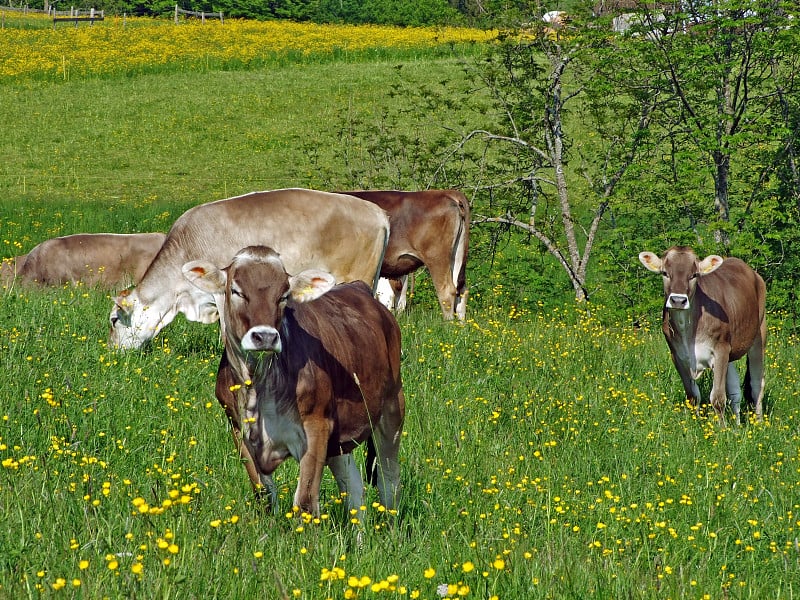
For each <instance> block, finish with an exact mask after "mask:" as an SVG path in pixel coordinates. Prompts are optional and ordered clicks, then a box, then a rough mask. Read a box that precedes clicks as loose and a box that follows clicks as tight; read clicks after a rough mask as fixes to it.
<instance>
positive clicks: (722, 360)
mask: <svg viewBox="0 0 800 600" xmlns="http://www.w3.org/2000/svg"><path fill="white" fill-rule="evenodd" d="M716 358H717V362H716V364H715V365H714V384H713V386H712V387H711V406H713V407H714V410H715V411H716V413H717V418H718V419H719V424H720V426H722V427H725V404H726V403H727V400H728V398H727V396H726V393H725V392H726V390H727V379H728V376H729V373H730V371H729V370H728V365H729V363H728V351H727V350H723V351H721V352H717V356H716ZM731 366H733V365H731ZM737 378H738V375H737Z"/></svg>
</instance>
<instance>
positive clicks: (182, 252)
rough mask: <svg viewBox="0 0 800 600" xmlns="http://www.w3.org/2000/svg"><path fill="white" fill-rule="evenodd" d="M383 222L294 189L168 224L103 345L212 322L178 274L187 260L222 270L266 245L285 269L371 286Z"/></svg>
mask: <svg viewBox="0 0 800 600" xmlns="http://www.w3.org/2000/svg"><path fill="white" fill-rule="evenodd" d="M388 238H389V220H388V218H387V216H386V213H384V211H382V210H381V209H380V208H379V207H377V206H375V204H373V203H370V202H366V201H364V200H361V199H359V198H354V197H353V196H345V195H343V194H332V193H329V192H318V191H315V190H306V189H300V188H291V189H283V190H271V191H266V192H253V193H251V194H244V195H243V196H236V197H234V198H226V199H224V200H217V201H215V202H208V203H206V204H200V205H198V206H195V207H193V208H190V209H189V210H187V211H186V212H185V213H183V214H182V215H181V216H180V217H179V218H178V219H177V220H176V221H175V223H173V225H172V227H171V228H170V230H169V233H168V234H167V239H166V240H165V241H164V245H163V246H162V247H161V250H160V251H159V253H158V254H157V255H156V257H155V258H154V259H153V262H152V263H151V264H150V267H149V268H148V269H147V272H146V273H145V275H144V277H142V279H141V280H140V281H139V282H138V284H137V286H136V287H135V288H134V289H132V290H126V291H125V292H123V293H122V294H120V295H119V296H118V297H117V298H116V299H115V306H114V308H113V309H112V310H111V314H110V316H109V320H110V322H111V330H110V332H109V346H110V347H113V348H117V349H131V348H140V347H141V346H142V345H144V344H145V343H146V342H147V341H149V340H151V339H152V338H154V337H155V336H156V335H158V332H159V331H161V330H162V329H163V328H164V327H166V326H167V325H168V324H169V323H170V322H171V321H172V320H173V319H174V318H175V316H176V315H177V314H178V313H183V315H184V316H185V317H186V318H187V319H188V320H190V321H198V322H200V323H214V322H216V320H217V318H218V314H217V307H216V306H215V304H214V298H213V297H212V296H211V295H210V294H207V293H204V292H202V291H201V290H199V289H198V288H196V287H195V286H193V285H192V284H190V283H189V282H188V281H186V279H184V277H183V275H182V274H181V267H182V266H183V264H184V263H186V262H188V261H190V260H197V259H200V258H205V259H207V260H210V261H212V262H214V263H215V264H217V265H218V266H220V267H222V266H224V265H227V264H228V263H229V262H230V261H231V259H232V258H233V256H234V255H235V254H236V253H237V252H238V251H239V250H241V249H242V248H244V247H246V246H251V245H258V244H269V245H270V246H271V247H272V248H275V249H276V250H277V251H278V252H280V253H281V257H282V258H283V261H284V263H285V264H286V267H287V269H289V271H291V272H292V273H299V272H300V271H302V270H304V269H309V268H324V269H326V270H328V271H329V272H331V273H333V274H334V276H335V277H336V281H337V282H343V281H356V280H361V281H364V282H365V283H367V284H368V285H370V286H373V287H374V286H375V284H376V282H377V279H378V271H379V270H380V264H381V257H382V256H383V253H384V249H385V248H386V242H387V240H388Z"/></svg>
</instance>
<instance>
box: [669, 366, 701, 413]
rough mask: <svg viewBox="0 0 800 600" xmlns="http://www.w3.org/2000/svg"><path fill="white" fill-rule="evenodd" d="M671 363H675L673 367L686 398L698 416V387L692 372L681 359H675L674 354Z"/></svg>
mask: <svg viewBox="0 0 800 600" xmlns="http://www.w3.org/2000/svg"><path fill="white" fill-rule="evenodd" d="M672 364H674V365H675V369H676V370H677V371H678V375H680V377H681V383H682V384H683V391H684V392H685V393H686V399H687V400H688V401H689V404H691V405H692V407H693V408H694V412H695V414H696V415H697V416H700V388H699V387H698V386H697V381H695V378H694V374H693V373H692V371H691V369H690V368H689V366H688V365H686V364H684V362H683V361H680V360H675V358H674V355H673V361H672Z"/></svg>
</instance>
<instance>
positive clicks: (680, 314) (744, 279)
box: [639, 246, 767, 425]
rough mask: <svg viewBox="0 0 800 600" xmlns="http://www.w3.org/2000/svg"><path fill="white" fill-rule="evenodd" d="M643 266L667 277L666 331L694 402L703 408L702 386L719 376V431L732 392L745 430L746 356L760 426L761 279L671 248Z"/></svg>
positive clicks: (715, 390) (715, 396)
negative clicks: (741, 367)
mask: <svg viewBox="0 0 800 600" xmlns="http://www.w3.org/2000/svg"><path fill="white" fill-rule="evenodd" d="M639 260H640V261H641V262H642V264H643V265H644V266H645V267H646V268H647V269H649V270H650V271H653V272H654V273H659V274H660V275H661V276H662V277H663V278H664V319H663V325H662V328H663V330H664V337H666V339H667V344H668V345H669V349H670V353H671V354H672V361H673V363H674V364H675V368H676V369H677V370H678V373H679V374H680V376H681V381H682V382H683V388H684V390H686V396H687V398H688V399H689V400H691V401H692V402H693V403H695V405H696V406H698V407H699V404H700V390H699V388H698V387H697V382H696V379H697V378H698V377H699V376H700V374H701V373H702V372H703V370H705V369H712V370H713V372H714V384H713V386H712V388H711V404H712V406H713V407H714V410H716V412H717V416H718V417H719V420H720V424H722V425H724V424H725V403H726V391H727V396H728V397H729V398H730V400H731V409H732V411H733V414H734V416H735V418H736V422H737V423H738V422H739V407H740V404H741V398H742V394H741V387H740V385H739V373H738V372H737V370H736V365H735V364H734V362H733V361H736V360H738V359H740V358H742V357H743V356H745V355H746V356H747V374H746V376H745V394H746V396H747V402H748V404H750V406H751V407H754V408H755V414H756V417H757V418H758V419H761V416H762V412H763V409H762V405H761V402H762V398H763V395H764V348H765V345H766V342H767V322H766V318H765V305H766V286H765V285H764V280H763V279H761V276H759V274H758V273H756V272H755V271H754V270H753V269H751V268H750V267H749V266H747V264H745V263H744V262H743V261H741V260H739V259H738V258H726V259H723V258H722V257H720V256H717V255H715V254H712V255H710V256H707V257H706V258H704V259H703V260H699V259H698V258H697V256H696V255H695V253H694V252H693V251H692V249H691V248H687V247H685V246H674V247H672V248H670V249H669V250H667V252H666V254H664V256H663V258H659V257H658V256H656V255H655V254H653V253H652V252H642V253H640V254H639Z"/></svg>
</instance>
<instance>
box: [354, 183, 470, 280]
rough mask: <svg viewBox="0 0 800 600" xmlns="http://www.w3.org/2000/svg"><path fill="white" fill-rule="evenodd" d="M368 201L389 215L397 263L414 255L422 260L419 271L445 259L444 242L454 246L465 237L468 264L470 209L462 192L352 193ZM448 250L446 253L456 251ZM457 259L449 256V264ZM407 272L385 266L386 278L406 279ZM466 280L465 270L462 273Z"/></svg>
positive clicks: (391, 244) (389, 252)
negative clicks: (428, 261) (427, 261)
mask: <svg viewBox="0 0 800 600" xmlns="http://www.w3.org/2000/svg"><path fill="white" fill-rule="evenodd" d="M345 193H346V194H351V195H353V196H357V197H359V198H363V199H364V200H368V201H369V202H372V203H374V204H376V205H378V206H380V207H381V208H382V209H383V210H385V211H386V213H387V214H388V215H389V223H390V225H391V229H392V235H391V236H390V237H389V245H388V246H387V248H386V255H387V257H388V259H389V260H392V261H396V260H398V259H400V258H401V257H409V258H410V254H409V253H411V254H413V256H416V257H417V258H421V259H422V260H420V261H418V264H417V265H416V266H417V267H419V266H421V264H422V262H423V260H424V259H425V258H428V257H433V256H440V255H441V244H442V241H443V240H447V241H448V242H449V243H451V244H452V243H454V242H456V241H458V240H459V237H460V236H463V243H462V245H463V248H464V256H463V257H461V260H460V263H461V264H462V265H463V264H465V263H466V250H467V248H468V246H469V220H470V209H469V202H468V201H467V198H466V196H464V194H463V193H461V192H460V191H459V190H422V191H416V192H406V191H400V190H359V191H348V192H345ZM455 250H456V249H455V248H452V247H451V248H447V249H446V252H448V253H450V252H453V251H455ZM453 258H454V257H451V256H447V258H446V260H451V261H452V260H453ZM406 272H407V269H405V268H403V269H399V270H398V268H396V267H395V266H394V265H392V264H385V265H384V271H383V272H382V274H383V275H384V276H385V277H395V276H399V275H405V274H406ZM460 276H461V278H462V279H463V269H462V273H461V275H460Z"/></svg>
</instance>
